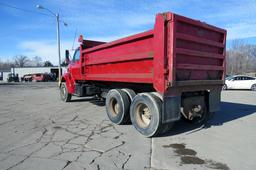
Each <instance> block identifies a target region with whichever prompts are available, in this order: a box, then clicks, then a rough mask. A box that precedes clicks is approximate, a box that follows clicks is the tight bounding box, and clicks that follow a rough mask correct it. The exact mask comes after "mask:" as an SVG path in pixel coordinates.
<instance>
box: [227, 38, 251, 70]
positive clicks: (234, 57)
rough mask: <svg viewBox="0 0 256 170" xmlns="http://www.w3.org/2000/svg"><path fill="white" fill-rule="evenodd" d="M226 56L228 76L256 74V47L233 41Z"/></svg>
mask: <svg viewBox="0 0 256 170" xmlns="http://www.w3.org/2000/svg"><path fill="white" fill-rule="evenodd" d="M226 54H227V55H226V56H227V73H228V74H245V73H248V72H256V66H255V65H256V45H251V44H246V43H245V42H243V41H241V40H234V41H233V42H232V44H231V48H230V49H229V50H228V51H227V53H226Z"/></svg>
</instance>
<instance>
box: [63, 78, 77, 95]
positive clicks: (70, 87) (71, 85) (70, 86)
mask: <svg viewBox="0 0 256 170" xmlns="http://www.w3.org/2000/svg"><path fill="white" fill-rule="evenodd" d="M61 82H66V86H67V89H68V93H70V94H74V93H75V85H74V83H73V81H72V80H71V75H70V74H69V73H65V74H64V75H63V76H62V78H61Z"/></svg>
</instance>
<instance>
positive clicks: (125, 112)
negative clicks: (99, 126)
mask: <svg viewBox="0 0 256 170" xmlns="http://www.w3.org/2000/svg"><path fill="white" fill-rule="evenodd" d="M129 107H130V100H129V97H128V95H127V94H126V93H125V92H124V91H122V90H120V89H113V90H110V91H109V92H108V94H107V97H106V112H107V115H108V117H109V119H110V120H111V121H112V122H113V123H115V124H118V125H120V124H125V123H127V122H128V121H129V118H130V116H129Z"/></svg>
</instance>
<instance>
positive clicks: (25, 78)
mask: <svg viewBox="0 0 256 170" xmlns="http://www.w3.org/2000/svg"><path fill="white" fill-rule="evenodd" d="M21 81H25V82H27V81H29V82H31V81H32V74H25V75H24V76H23V77H21Z"/></svg>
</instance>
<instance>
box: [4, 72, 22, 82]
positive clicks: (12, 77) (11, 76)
mask: <svg viewBox="0 0 256 170" xmlns="http://www.w3.org/2000/svg"><path fill="white" fill-rule="evenodd" d="M7 81H8V82H19V75H18V74H14V73H10V74H8V77H7Z"/></svg>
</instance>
